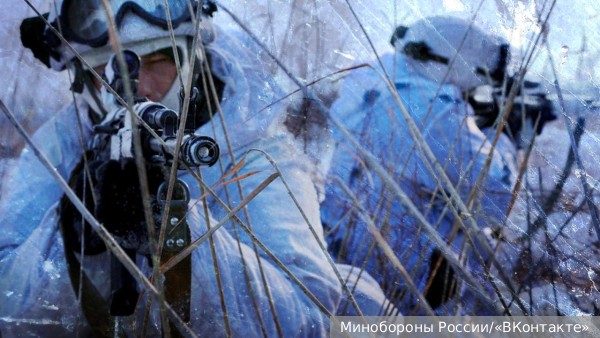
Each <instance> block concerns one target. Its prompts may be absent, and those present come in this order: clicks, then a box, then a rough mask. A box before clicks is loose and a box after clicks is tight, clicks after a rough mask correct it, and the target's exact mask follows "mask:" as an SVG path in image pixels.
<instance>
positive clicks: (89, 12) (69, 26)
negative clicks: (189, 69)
mask: <svg viewBox="0 0 600 338" xmlns="http://www.w3.org/2000/svg"><path fill="white" fill-rule="evenodd" d="M166 2H167V5H168V9H169V16H170V20H171V23H172V26H173V29H174V30H175V35H176V36H181V35H189V36H191V35H193V34H194V29H193V27H192V25H191V21H192V17H193V16H195V13H196V11H197V10H198V9H200V10H202V14H203V16H204V17H210V16H212V14H213V13H214V11H216V5H215V4H214V3H213V2H212V1H209V0H203V1H202V5H200V4H199V2H198V0H167V1H166ZM109 3H110V6H111V10H112V14H113V15H114V21H115V24H116V26H117V27H118V29H119V34H120V36H121V38H122V40H124V41H122V42H123V44H131V43H138V44H139V43H143V42H145V41H151V40H156V39H157V38H168V37H169V32H168V27H169V16H167V11H166V8H165V1H164V0H138V1H132V0H110V1H109ZM53 8H54V9H55V10H51V12H50V13H47V14H45V15H44V16H45V17H46V18H47V20H48V21H49V22H50V23H51V25H52V26H53V27H54V28H56V30H57V31H60V32H61V34H62V35H63V37H64V38H65V39H66V40H67V41H69V43H70V44H71V45H72V46H73V47H74V48H75V50H76V51H77V52H78V53H80V54H82V55H83V53H86V52H89V51H91V50H95V49H98V48H102V47H108V46H107V44H108V23H107V20H106V12H105V9H104V7H103V5H102V0H88V1H80V0H64V1H62V3H61V2H59V3H56V5H55V6H54V7H53ZM133 17H135V19H131V18H133ZM127 20H129V22H134V23H136V24H137V25H138V27H136V28H138V29H135V30H134V29H130V30H127V31H124V30H123V29H122V28H123V27H122V26H123V25H125V23H126V22H125V21H127ZM204 21H208V20H203V22H202V23H201V25H200V26H201V28H200V34H201V35H202V40H203V41H204V42H205V43H207V42H210V41H211V40H212V38H213V36H212V35H213V32H212V26H210V24H208V23H205V22H204ZM140 22H142V23H144V25H146V27H144V28H143V29H141V30H140V29H139V28H140V27H139V23H140ZM131 31H134V33H133V34H132V32H131ZM136 31H137V32H136ZM207 40H209V41H207ZM21 41H22V43H23V46H25V47H27V48H30V49H31V50H32V51H33V54H34V56H35V57H36V58H38V59H39V60H40V61H42V62H43V63H44V64H46V66H48V67H51V68H54V69H56V70H62V69H64V68H65V65H66V63H68V62H69V61H70V60H71V59H72V58H73V55H72V52H71V51H70V50H68V48H66V46H63V45H62V43H61V40H60V39H59V38H58V37H57V36H56V35H55V34H54V32H53V31H52V30H51V29H50V28H48V27H47V26H46V24H45V23H44V21H43V20H42V19H41V18H39V17H33V18H28V19H25V20H24V21H23V23H22V24H21ZM108 48H109V47H108ZM104 61H106V60H104ZM92 66H96V65H92Z"/></svg>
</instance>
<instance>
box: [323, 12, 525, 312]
mask: <svg viewBox="0 0 600 338" xmlns="http://www.w3.org/2000/svg"><path fill="white" fill-rule="evenodd" d="M427 20H428V19H423V20H421V21H419V22H417V23H416V24H415V25H414V26H411V27H409V28H408V31H407V33H406V36H405V37H404V39H403V40H401V41H397V42H396V48H397V49H396V53H394V54H385V55H383V56H382V58H381V61H382V63H383V67H384V68H385V71H386V72H387V74H388V75H389V77H390V79H391V83H392V85H393V86H394V88H393V90H394V91H395V92H396V93H397V94H398V97H399V99H400V100H401V102H402V103H403V105H404V107H405V108H406V110H407V112H408V113H409V114H410V116H411V118H412V119H413V120H414V123H415V124H416V126H417V127H418V129H419V130H420V132H421V134H422V136H423V139H424V140H425V142H426V143H427V144H428V145H429V147H430V149H431V151H432V153H433V154H434V156H435V159H436V160H437V161H438V162H439V163H440V164H441V166H442V167H443V168H444V172H445V173H446V175H447V176H448V177H449V179H450V181H451V182H452V185H453V186H454V187H456V188H457V191H458V192H459V194H460V197H461V199H462V200H463V201H465V202H466V201H467V199H468V196H469V195H470V192H471V190H472V189H473V187H474V183H475V182H476V180H477V178H478V176H479V174H480V172H481V171H482V169H483V167H484V163H485V161H486V159H487V158H488V156H491V165H490V168H489V174H488V177H487V179H486V180H485V181H483V182H484V184H483V186H482V189H481V190H480V195H479V197H477V198H476V199H475V201H476V202H477V203H476V204H474V205H475V206H474V207H473V208H472V209H471V212H472V216H473V217H474V218H475V220H476V221H477V225H478V227H479V228H480V229H482V228H485V227H491V228H494V227H495V226H497V225H498V224H501V222H502V220H503V219H504V217H505V216H504V215H505V213H506V209H507V206H508V203H509V200H510V191H511V188H512V184H513V175H514V173H515V171H514V164H515V162H514V156H515V154H514V152H515V149H514V147H513V146H512V145H511V144H510V141H508V140H507V139H505V138H504V136H502V137H501V140H502V142H501V143H500V144H499V145H498V147H497V148H496V149H495V152H494V153H493V154H492V155H490V153H491V140H492V137H493V136H487V137H486V136H485V135H484V134H483V133H482V132H481V130H480V129H479V128H477V126H476V125H475V123H474V120H473V116H472V115H473V111H472V108H471V107H470V105H469V104H468V103H467V102H465V100H464V99H463V95H462V93H461V91H463V90H465V89H468V88H472V87H475V86H477V85H480V84H483V83H484V82H483V81H482V80H481V79H479V78H478V77H477V75H476V74H474V71H473V70H472V65H473V61H474V60H479V61H478V62H480V63H483V62H489V63H490V64H492V62H493V61H494V57H495V54H494V53H495V50H494V46H496V47H497V45H495V44H494V43H490V41H493V40H492V39H491V37H489V36H488V35H485V34H484V33H483V32H481V31H479V30H478V29H476V28H475V27H473V29H472V31H471V32H470V33H469V34H470V35H469V36H468V37H467V39H466V42H465V44H464V46H463V50H462V52H460V53H459V57H458V58H457V60H456V63H455V66H454V69H453V70H452V71H451V72H449V74H448V77H447V81H446V82H445V83H444V84H443V85H442V84H441V83H442V79H443V78H444V77H445V76H446V72H447V70H448V67H447V66H446V65H442V64H438V63H435V62H420V61H417V60H413V59H411V58H410V57H407V56H406V55H405V54H404V53H403V52H402V46H403V45H404V43H405V42H407V41H422V40H421V39H424V40H425V41H426V42H427V43H428V44H429V45H430V46H431V47H432V48H433V49H434V52H437V54H441V55H445V56H449V58H451V56H452V55H454V53H455V52H456V49H454V52H450V50H452V46H457V44H453V43H456V41H460V40H461V39H462V38H463V36H464V33H465V31H466V30H465V29H466V27H468V23H466V22H463V21H462V20H458V19H448V18H441V17H436V18H430V19H429V20H431V23H428V21H427ZM432 27H436V28H437V30H436V29H433V30H432ZM443 29H446V30H451V31H449V32H448V31H446V32H444V31H443ZM439 32H442V33H441V35H440V33H439ZM449 36H454V38H453V39H451V40H448V37H449ZM486 39H487V40H486ZM475 41H480V42H478V45H477V46H475V47H469V43H474V42H475ZM481 41H484V42H481ZM485 42H488V43H489V44H488V47H487V48H486V47H485ZM444 44H446V45H448V46H449V47H446V46H445V45H444ZM440 45H441V47H437V46H440ZM434 46H435V47H434ZM481 60H483V61H481ZM490 68H491V67H490ZM378 73H379V74H378ZM383 74H384V73H383V70H382V68H381V67H380V66H379V63H378V62H372V63H371V65H370V67H363V68H358V69H355V70H352V71H351V72H350V73H349V74H348V75H347V76H346V77H345V79H344V83H343V85H342V88H341V90H340V94H339V98H338V99H337V100H336V101H335V103H334V104H333V107H332V109H331V113H332V114H333V115H334V116H335V117H336V118H337V119H338V120H339V121H342V123H343V126H344V127H345V128H347V129H348V131H349V132H350V133H351V134H352V136H353V137H355V138H356V139H358V140H359V142H360V144H361V145H362V146H363V147H364V148H366V149H367V150H368V151H369V152H371V154H373V155H374V156H375V157H376V158H377V160H378V163H380V164H381V165H382V166H383V168H384V169H385V170H386V171H387V172H388V173H389V174H390V175H391V177H392V178H393V179H394V181H395V182H396V183H397V184H398V185H399V187H400V188H401V189H402V190H403V191H404V193H406V195H407V196H408V198H409V199H410V200H411V202H412V203H413V204H414V205H415V206H416V207H417V209H418V210H419V211H420V213H421V214H423V215H424V216H425V219H426V220H427V221H428V222H429V223H430V224H431V225H432V226H433V227H434V228H435V229H437V231H438V233H439V235H440V236H441V238H442V239H443V240H444V241H446V242H447V243H448V244H449V245H450V246H451V247H452V249H453V250H454V251H455V252H456V253H459V252H461V251H462V250H463V247H462V246H463V245H464V244H465V242H466V241H465V240H464V235H463V231H462V230H459V231H458V232H457V233H455V234H454V235H453V229H454V228H455V227H454V226H455V225H456V220H455V218H454V216H453V214H452V212H451V211H450V209H448V208H446V205H447V203H446V202H445V200H444V198H443V195H442V194H441V193H440V191H439V190H437V189H436V188H437V187H438V184H437V182H436V181H437V180H439V179H440V175H438V174H437V173H434V174H432V173H431V172H430V171H429V170H428V169H427V167H426V166H425V165H424V162H423V158H424V157H423V155H422V154H421V153H420V152H419V151H418V149H417V148H416V147H415V141H414V139H413V137H412V136H411V133H410V132H409V128H408V125H407V122H406V120H405V117H404V116H403V115H402V114H401V110H400V107H399V104H398V103H397V101H396V99H395V97H394V95H392V92H391V91H390V89H389V87H388V86H386V84H385V82H384V80H383V78H382V76H384V75H383ZM492 134H493V133H492ZM334 138H335V140H336V144H337V148H336V151H335V153H334V156H333V160H332V165H331V169H330V172H329V174H328V180H327V181H328V184H327V187H326V198H325V201H324V202H323V203H322V205H321V215H322V221H323V224H324V227H325V231H326V233H329V234H330V235H329V236H328V238H327V241H328V243H329V249H330V252H331V253H332V255H333V256H334V257H337V260H338V261H339V262H344V263H347V264H352V265H355V266H362V264H365V265H364V266H365V270H366V272H368V273H370V274H371V275H373V276H374V277H375V278H376V279H377V280H378V281H379V282H380V284H381V286H382V288H383V289H384V292H385V293H386V296H387V297H388V298H389V299H390V300H391V301H392V302H393V303H394V304H395V305H396V307H397V308H398V309H399V310H400V311H401V312H402V313H403V314H405V315H409V314H411V313H413V312H412V311H413V310H415V311H416V313H420V314H423V313H425V312H424V311H423V308H418V307H417V301H418V300H417V298H416V297H415V296H414V295H412V294H411V293H410V291H409V288H408V287H407V282H406V279H405V277H404V276H403V275H402V274H401V273H400V272H399V270H398V269H397V268H395V267H394V266H393V264H392V262H391V260H390V259H389V257H388V256H386V255H385V253H384V251H383V250H382V249H381V248H380V247H379V246H377V245H375V242H374V238H373V236H372V235H371V234H370V232H369V231H368V229H367V224H366V222H365V218H364V216H365V215H364V214H362V215H361V212H360V208H364V209H365V211H366V214H367V217H369V218H370V219H371V220H372V221H373V222H374V224H375V225H376V227H377V228H378V229H379V231H380V232H381V234H382V235H383V238H384V239H385V240H386V241H387V242H388V243H389V245H390V246H391V248H392V249H393V251H394V254H395V255H396V257H398V259H399V261H400V263H401V264H402V265H403V266H404V268H405V269H406V270H407V272H408V274H409V275H410V276H411V278H412V280H413V282H414V284H415V285H416V287H417V289H418V290H419V291H420V292H421V293H423V292H424V290H425V289H426V286H427V284H428V280H429V276H430V274H431V267H430V264H431V260H432V259H431V255H432V253H433V252H434V249H435V246H434V244H433V242H432V241H431V240H430V237H429V235H428V234H427V233H426V232H425V230H424V229H423V228H422V227H420V226H419V223H418V222H417V221H416V219H415V217H414V215H412V214H411V213H410V212H409V211H408V209H406V208H405V207H404V206H403V205H402V204H401V203H400V199H399V198H398V197H397V196H396V195H395V194H394V193H393V192H392V189H390V188H389V187H387V186H386V185H385V184H384V183H383V180H382V179H381V177H380V176H379V175H378V174H377V173H376V172H375V170H374V169H373V168H371V166H370V165H369V164H368V163H367V162H366V161H365V160H364V156H363V155H362V154H361V153H360V152H359V151H358V150H357V149H356V148H355V147H353V146H352V145H351V143H350V142H348V141H347V140H346V139H345V137H344V136H343V135H342V133H341V132H340V131H338V130H334ZM507 141H508V142H507ZM339 181H341V182H342V184H344V185H346V186H347V187H349V189H350V190H351V191H352V195H353V196H354V197H350V196H348V194H347V193H346V192H345V191H344V189H343V188H342V187H341V184H340V183H339ZM459 182H460V183H459ZM353 198H355V199H356V200H357V201H358V202H359V204H358V206H357V204H356V203H355V202H353ZM456 229H458V227H457V228H456ZM456 229H455V230H454V231H456ZM468 264H469V265H472V269H470V270H471V272H472V273H473V274H481V272H482V269H481V267H480V265H479V264H478V262H477V261H476V260H474V259H472V257H470V258H469V259H468ZM477 266H479V268H477ZM440 270H441V269H440ZM441 274H442V273H440V275H441ZM434 285H435V284H434ZM434 287H437V288H438V289H441V288H444V285H441V286H440V285H439V284H437V285H435V286H431V287H429V288H434ZM436 291H440V290H431V292H436ZM432 307H435V306H432ZM437 307H438V308H437V309H435V308H434V310H435V311H436V312H438V313H440V314H448V313H453V312H449V311H453V308H452V307H451V306H448V307H447V308H444V307H443V306H441V305H440V304H438V306H437ZM383 310H386V312H387V313H390V311H389V310H390V309H383Z"/></svg>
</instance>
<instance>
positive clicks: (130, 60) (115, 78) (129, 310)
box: [61, 50, 220, 321]
mask: <svg viewBox="0 0 600 338" xmlns="http://www.w3.org/2000/svg"><path fill="white" fill-rule="evenodd" d="M123 54H124V56H125V61H126V65H127V68H128V74H129V79H130V81H129V84H130V88H131V89H132V92H133V93H135V92H137V83H138V76H139V71H140V66H141V61H140V58H139V56H138V55H136V54H135V53H134V52H132V51H128V50H126V51H124V52H123ZM103 77H104V78H105V80H107V81H106V82H107V83H108V84H109V85H110V87H111V88H112V89H113V90H114V91H115V92H116V93H117V94H118V95H119V96H120V97H122V98H125V99H127V97H126V95H125V82H124V79H123V73H122V72H121V70H120V68H119V65H118V64H117V60H116V58H115V56H113V57H111V59H110V60H109V62H108V64H107V66H106V69H105V72H104V74H103ZM182 93H183V91H180V112H181V111H182V109H183V107H182V106H183V104H182V102H183V94H182ZM103 96H104V101H105V105H106V106H107V107H108V109H107V111H108V114H107V115H106V116H105V117H104V119H103V120H102V122H101V123H99V124H98V125H96V126H94V128H93V137H92V139H91V141H90V142H89V144H88V151H87V152H86V154H87V156H88V159H89V164H90V165H89V168H90V169H89V176H91V183H93V185H94V187H93V189H91V188H90V187H89V186H90V185H89V184H86V179H85V171H84V170H83V168H82V167H83V166H82V165H80V166H79V167H80V168H79V169H75V170H74V174H72V179H71V185H72V186H73V185H74V186H75V190H76V191H77V192H78V194H79V196H86V197H88V198H86V200H85V203H86V206H89V207H88V208H91V210H94V211H95V216H96V217H97V218H98V220H99V221H100V222H102V223H104V225H105V226H106V228H107V229H108V230H109V231H111V233H112V234H113V235H114V236H115V239H117V241H118V242H119V244H120V245H121V246H122V247H123V249H124V250H125V252H126V253H127V254H128V255H129V256H130V258H132V260H134V261H135V259H136V256H137V255H138V254H140V255H143V256H146V257H148V256H149V254H150V250H149V245H148V243H149V241H148V234H147V231H146V230H145V229H146V222H145V218H144V210H143V205H142V196H141V193H140V186H139V179H138V177H137V167H136V164H135V151H134V148H133V132H134V129H133V128H139V130H140V136H141V141H142V148H143V151H142V152H143V154H142V156H143V158H144V160H145V164H146V168H147V173H148V187H149V189H150V191H151V192H153V197H154V198H153V201H152V203H151V204H152V211H153V219H154V221H155V222H156V223H157V224H160V220H161V219H162V217H163V213H164V210H165V209H166V208H167V199H166V191H167V182H168V179H167V176H168V174H165V173H167V172H168V169H170V166H171V165H172V164H173V163H174V162H176V164H177V166H178V168H179V169H182V168H184V167H190V168H197V167H200V166H212V165H213V164H215V163H216V162H217V161H218V158H219V155H220V151H219V147H218V145H217V143H216V142H215V141H214V140H213V139H212V138H210V137H208V136H200V135H195V134H194V129H195V128H194V127H195V126H194V120H195V119H194V118H193V117H194V116H196V115H197V114H199V112H198V111H197V104H196V102H197V100H198V97H199V95H198V89H197V88H193V90H192V97H191V101H190V102H191V104H190V107H189V110H188V114H189V115H190V116H191V117H192V118H191V119H189V120H188V123H186V126H185V128H184V129H183V133H184V134H183V135H182V137H181V139H182V145H181V148H180V149H181V151H180V153H179V156H178V158H174V156H173V154H174V152H175V151H174V150H175V148H176V145H177V144H176V143H177V139H178V136H179V135H178V126H179V116H180V114H178V113H176V112H175V111H173V110H171V109H169V108H167V107H165V106H164V105H162V104H160V103H156V102H152V101H149V100H147V99H145V98H139V97H137V96H136V95H134V97H133V105H132V106H131V108H128V107H125V106H123V105H122V104H120V103H119V101H117V98H116V97H114V96H112V95H108V93H107V92H106V91H105V90H104V89H103ZM125 101H126V100H125ZM132 113H133V114H136V115H137V117H139V120H141V121H143V122H145V123H146V124H147V126H148V127H149V129H150V130H151V131H150V130H147V129H145V128H142V127H140V126H139V124H138V125H134V124H133V122H132V121H133V119H132V118H131V114H132ZM156 135H158V136H159V138H158V139H157V138H156ZM78 171H79V175H76V174H77V172H78ZM74 176H75V177H74ZM189 201H190V191H189V187H188V186H187V184H186V183H185V182H184V181H182V180H180V179H176V180H175V186H174V191H173V198H172V200H171V201H170V202H169V203H170V204H169V205H168V207H169V208H168V209H169V214H168V216H167V220H168V222H167V229H166V232H165V238H164V241H163V243H161V245H160V246H161V247H162V248H163V250H162V254H161V264H162V263H164V262H166V261H167V260H168V259H170V258H171V257H173V256H175V255H177V254H178V253H179V252H181V251H182V250H183V249H184V248H185V247H186V246H187V245H189V244H190V230H189V227H188V225H187V223H186V220H185V215H186V212H187V205H188V202H189ZM64 204H65V203H64V202H63V203H61V219H62V223H63V229H66V230H63V234H64V235H65V243H67V242H69V238H70V239H71V240H73V239H74V240H75V241H78V240H79V238H81V237H83V238H84V241H85V243H84V244H85V245H84V253H86V254H96V253H100V252H103V251H104V249H105V248H104V247H103V244H102V243H101V241H98V240H95V239H94V235H93V232H92V231H91V229H89V225H87V224H85V225H84V226H81V227H79V228H78V227H77V226H78V224H77V217H73V216H72V215H70V214H69V213H70V210H69V209H68V207H69V206H68V205H67V207H66V208H65V205H64ZM92 207H93V208H92ZM80 222H81V221H80ZM64 223H72V224H73V226H72V227H71V229H69V228H68V227H65V226H64ZM73 230H75V231H73ZM82 231H83V232H84V236H81V232H82ZM71 243H76V242H72V241H71ZM69 247H71V248H77V246H76V245H69ZM148 261H149V262H151V260H148ZM70 265H74V264H70ZM110 266H111V275H110V276H111V300H110V305H109V312H110V315H111V316H129V315H131V314H133V313H134V311H135V308H136V305H137V302H138V298H139V293H138V291H137V285H136V282H135V279H134V278H133V277H132V276H131V275H130V274H129V272H128V271H127V270H126V269H125V267H124V266H123V265H122V264H121V263H120V261H119V260H118V259H117V258H116V257H114V256H113V255H112V254H111V264H110ZM164 283H165V284H164V285H165V298H166V300H167V302H168V303H170V304H171V306H172V307H173V308H174V309H175V310H176V311H177V312H178V313H179V314H180V316H181V317H182V319H183V320H184V321H188V320H189V311H190V304H189V301H190V293H191V287H190V285H191V256H189V257H188V258H186V259H185V260H184V261H182V262H181V263H179V264H178V265H177V266H175V267H174V268H172V269H171V270H169V271H168V272H167V273H165V280H164ZM76 284H78V283H76Z"/></svg>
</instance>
